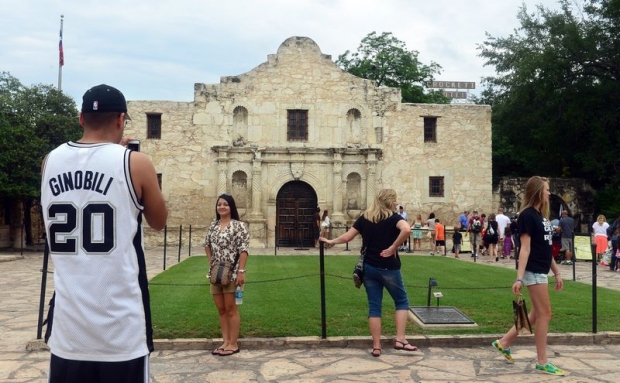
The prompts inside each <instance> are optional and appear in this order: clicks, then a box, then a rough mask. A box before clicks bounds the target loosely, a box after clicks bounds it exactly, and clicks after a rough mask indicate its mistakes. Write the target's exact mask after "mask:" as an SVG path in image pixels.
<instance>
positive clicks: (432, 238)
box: [426, 212, 435, 255]
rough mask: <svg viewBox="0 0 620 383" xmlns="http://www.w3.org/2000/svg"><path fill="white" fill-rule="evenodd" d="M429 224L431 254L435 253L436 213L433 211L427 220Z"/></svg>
mask: <svg viewBox="0 0 620 383" xmlns="http://www.w3.org/2000/svg"><path fill="white" fill-rule="evenodd" d="M426 225H427V226H428V238H429V239H430V242H431V255H435V213H433V212H431V213H430V214H429V215H428V219H427V220H426Z"/></svg>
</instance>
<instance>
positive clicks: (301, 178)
mask: <svg viewBox="0 0 620 383" xmlns="http://www.w3.org/2000/svg"><path fill="white" fill-rule="evenodd" d="M129 113H130V115H131V116H132V118H133V120H132V121H131V122H130V123H129V126H128V127H127V129H126V134H127V135H131V136H133V137H136V138H137V139H139V140H140V141H141V151H142V152H145V153H146V154H148V155H149V156H150V157H151V158H152V159H153V162H154V164H155V166H156V170H157V172H158V173H159V174H160V176H161V185H162V190H163V192H164V195H165V197H166V201H167V204H168V208H169V210H170V215H169V219H168V225H169V227H178V226H179V225H184V226H185V227H186V226H187V225H190V224H192V225H203V227H204V226H205V225H207V224H209V222H211V221H212V220H213V219H214V210H215V198H216V197H217V195H218V194H220V193H224V192H228V193H231V194H232V195H233V196H234V197H235V200H236V201H237V203H238V207H239V208H240V213H241V215H242V217H241V219H242V220H244V221H246V222H247V223H248V225H249V229H250V233H251V238H252V243H251V246H253V247H263V246H269V247H271V246H274V244H276V241H277V244H279V245H280V246H293V245H297V244H298V243H303V244H304V245H305V246H311V245H312V229H311V224H312V215H313V212H314V210H315V209H316V207H317V206H319V207H321V209H328V210H329V212H330V218H331V220H332V223H333V224H335V225H338V224H347V223H348V224H351V223H352V222H353V220H354V219H355V218H357V216H358V215H359V214H360V213H361V212H362V211H363V210H364V209H365V208H366V207H368V206H369V204H370V203H371V201H372V200H373V198H374V196H375V193H376V192H377V191H378V190H379V189H381V188H386V187H387V188H393V189H395V190H396V191H397V192H398V196H399V203H401V204H402V205H403V206H404V207H405V210H406V211H407V212H408V213H409V214H410V215H414V214H417V213H421V214H422V215H423V216H424V217H425V216H427V215H428V213H430V212H431V211H434V212H435V214H436V215H437V216H439V217H441V219H442V222H446V223H447V225H448V226H450V225H451V223H452V222H456V220H457V217H458V215H459V214H460V213H461V212H462V211H463V210H464V209H472V208H476V209H478V210H482V211H491V208H492V186H491V168H492V166H491V107H490V106H483V105H468V104H451V105H437V104H403V103H401V93H400V89H397V88H389V87H383V86H382V87H376V86H375V85H374V83H373V82H372V81H370V80H365V79H362V78H358V77H355V76H353V75H351V74H349V73H346V72H344V71H343V70H342V69H341V68H339V67H338V66H337V65H336V64H335V63H334V62H333V61H332V59H331V56H329V55H324V54H322V53H321V50H320V48H319V47H318V45H317V44H316V43H315V42H314V41H313V40H311V39H309V38H307V37H291V38H289V39H287V40H286V41H284V42H283V43H282V44H281V45H280V47H279V48H278V51H277V53H276V54H271V55H269V56H268V59H267V61H266V62H264V63H262V64H260V65H259V66H257V67H256V68H254V69H252V70H251V71H249V72H247V73H244V74H241V75H238V76H226V77H222V78H221V80H220V83H219V84H201V83H198V84H195V85H194V100H193V101H192V102H171V101H129ZM151 234H152V233H151ZM202 234H204V233H200V235H202ZM157 236H158V237H157V238H161V235H160V234H157ZM154 240H155V235H153V236H150V235H149V232H147V242H148V241H154ZM153 244H154V243H151V245H153Z"/></svg>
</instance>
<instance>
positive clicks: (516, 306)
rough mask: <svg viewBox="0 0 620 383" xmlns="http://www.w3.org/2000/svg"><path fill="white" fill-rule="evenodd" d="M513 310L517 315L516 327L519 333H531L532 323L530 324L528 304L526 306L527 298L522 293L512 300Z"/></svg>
mask: <svg viewBox="0 0 620 383" xmlns="http://www.w3.org/2000/svg"><path fill="white" fill-rule="evenodd" d="M512 310H513V312H514V316H515V328H516V329H517V334H519V335H523V334H531V333H532V325H531V324H530V318H529V317H528V316H527V306H525V300H524V299H523V296H522V295H519V297H518V298H517V299H515V300H513V301H512Z"/></svg>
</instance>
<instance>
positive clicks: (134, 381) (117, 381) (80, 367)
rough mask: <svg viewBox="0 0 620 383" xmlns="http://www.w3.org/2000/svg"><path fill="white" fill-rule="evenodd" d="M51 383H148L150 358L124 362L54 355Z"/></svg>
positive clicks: (52, 358) (144, 357)
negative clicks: (73, 358)
mask: <svg viewBox="0 0 620 383" xmlns="http://www.w3.org/2000/svg"><path fill="white" fill-rule="evenodd" d="M48 377H49V380H48V382H49V383H61V382H62V383H83V382H100V383H148V382H149V356H148V355H145V356H141V357H139V358H136V359H132V360H126V361H122V362H96V361H87V360H72V359H64V358H61V357H59V356H56V355H54V354H52V356H51V358H50V369H49V373H48Z"/></svg>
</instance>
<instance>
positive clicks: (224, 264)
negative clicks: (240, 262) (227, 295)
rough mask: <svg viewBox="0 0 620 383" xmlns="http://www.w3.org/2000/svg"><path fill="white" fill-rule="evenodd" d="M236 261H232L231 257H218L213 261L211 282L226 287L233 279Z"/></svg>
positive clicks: (210, 275)
mask: <svg viewBox="0 0 620 383" xmlns="http://www.w3.org/2000/svg"><path fill="white" fill-rule="evenodd" d="M236 263H237V259H235V262H234V263H233V262H231V261H230V259H218V260H215V261H213V264H212V265H211V272H210V274H209V282H211V284H212V285H215V286H222V287H226V286H228V285H229V284H230V282H231V281H232V279H233V271H234V270H235V264H236Z"/></svg>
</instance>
